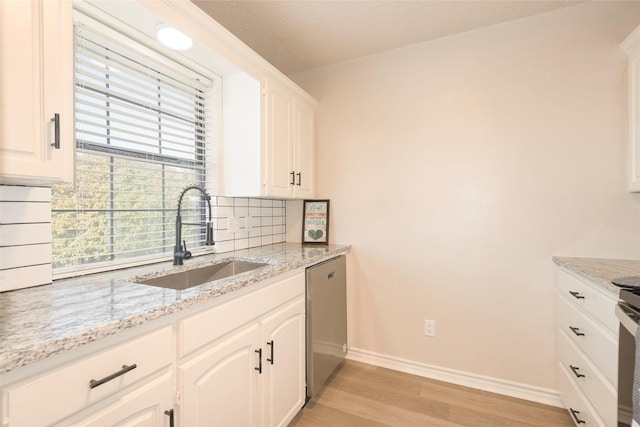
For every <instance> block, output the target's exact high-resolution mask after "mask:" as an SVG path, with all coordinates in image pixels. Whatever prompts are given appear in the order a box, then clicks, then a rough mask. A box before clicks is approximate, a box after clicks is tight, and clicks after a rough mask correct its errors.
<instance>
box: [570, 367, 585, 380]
mask: <svg viewBox="0 0 640 427" xmlns="http://www.w3.org/2000/svg"><path fill="white" fill-rule="evenodd" d="M569 367H570V368H571V370H572V371H573V374H574V375H575V376H576V377H577V378H584V375H583V374H581V373H580V372H578V371H579V370H580V368H578V367H577V366H573V365H569Z"/></svg>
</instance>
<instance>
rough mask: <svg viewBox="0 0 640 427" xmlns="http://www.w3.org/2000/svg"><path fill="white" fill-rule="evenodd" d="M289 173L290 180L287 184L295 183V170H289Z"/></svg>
mask: <svg viewBox="0 0 640 427" xmlns="http://www.w3.org/2000/svg"><path fill="white" fill-rule="evenodd" d="M289 175H291V182H290V183H289V184H291V185H296V171H291V172H289Z"/></svg>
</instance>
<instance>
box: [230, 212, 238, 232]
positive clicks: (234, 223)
mask: <svg viewBox="0 0 640 427" xmlns="http://www.w3.org/2000/svg"><path fill="white" fill-rule="evenodd" d="M228 229H229V232H231V233H237V232H238V231H240V221H238V218H236V217H235V216H230V217H229V227H228Z"/></svg>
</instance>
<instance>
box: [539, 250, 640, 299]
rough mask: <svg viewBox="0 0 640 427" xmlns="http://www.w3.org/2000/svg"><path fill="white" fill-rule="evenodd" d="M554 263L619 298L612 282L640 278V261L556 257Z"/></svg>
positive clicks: (617, 289)
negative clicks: (617, 279)
mask: <svg viewBox="0 0 640 427" xmlns="http://www.w3.org/2000/svg"><path fill="white" fill-rule="evenodd" d="M552 260H553V262H554V263H555V264H556V265H557V266H559V267H563V268H565V269H567V270H569V271H571V272H572V273H575V274H577V275H578V276H580V277H583V278H585V279H587V280H589V281H591V282H592V283H595V284H597V285H599V286H600V287H601V288H602V289H604V290H606V291H608V292H611V293H613V294H614V296H616V297H617V296H618V294H619V290H620V289H619V288H618V287H617V286H615V285H614V284H613V283H611V281H612V280H613V279H616V278H619V277H629V276H640V259H613V258H582V257H561V256H554V257H553V258H552Z"/></svg>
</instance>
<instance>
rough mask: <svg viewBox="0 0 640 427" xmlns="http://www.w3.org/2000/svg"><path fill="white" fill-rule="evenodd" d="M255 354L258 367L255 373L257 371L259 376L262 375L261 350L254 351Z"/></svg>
mask: <svg viewBox="0 0 640 427" xmlns="http://www.w3.org/2000/svg"><path fill="white" fill-rule="evenodd" d="M254 351H255V352H256V353H258V366H257V367H256V368H253V369H255V370H256V371H258V373H259V374H261V373H262V349H261V348H259V349H257V350H254Z"/></svg>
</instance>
